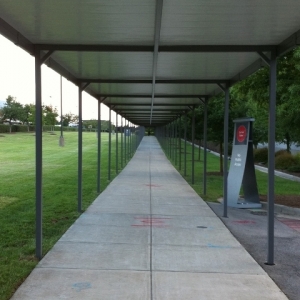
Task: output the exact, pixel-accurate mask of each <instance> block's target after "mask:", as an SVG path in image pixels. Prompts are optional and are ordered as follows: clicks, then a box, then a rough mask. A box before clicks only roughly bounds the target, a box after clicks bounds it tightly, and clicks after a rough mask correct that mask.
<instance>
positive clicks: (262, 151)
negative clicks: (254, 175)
mask: <svg viewBox="0 0 300 300" xmlns="http://www.w3.org/2000/svg"><path fill="white" fill-rule="evenodd" d="M253 154H254V161H255V162H257V163H267V162H268V148H259V149H254V152H253Z"/></svg>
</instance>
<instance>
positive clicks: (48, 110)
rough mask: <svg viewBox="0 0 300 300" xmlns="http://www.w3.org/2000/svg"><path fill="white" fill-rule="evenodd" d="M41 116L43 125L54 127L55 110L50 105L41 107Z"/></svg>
mask: <svg viewBox="0 0 300 300" xmlns="http://www.w3.org/2000/svg"><path fill="white" fill-rule="evenodd" d="M43 114H44V122H43V123H44V125H51V126H55V124H56V122H57V121H56V118H57V117H58V112H57V108H56V107H54V108H53V106H52V105H45V106H43Z"/></svg>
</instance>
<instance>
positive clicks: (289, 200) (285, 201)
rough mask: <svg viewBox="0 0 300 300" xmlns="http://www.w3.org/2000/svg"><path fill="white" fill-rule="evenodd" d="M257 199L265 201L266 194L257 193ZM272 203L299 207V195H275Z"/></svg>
mask: <svg viewBox="0 0 300 300" xmlns="http://www.w3.org/2000/svg"><path fill="white" fill-rule="evenodd" d="M259 199H260V201H264V202H267V195H259ZM274 203H275V204H280V205H285V206H290V207H297V208H300V195H275V199H274Z"/></svg>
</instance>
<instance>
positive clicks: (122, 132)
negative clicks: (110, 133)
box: [121, 117, 124, 169]
mask: <svg viewBox="0 0 300 300" xmlns="http://www.w3.org/2000/svg"><path fill="white" fill-rule="evenodd" d="M123 134H124V128H123V117H121V168H122V169H123Z"/></svg>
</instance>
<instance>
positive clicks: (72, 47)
mask: <svg viewBox="0 0 300 300" xmlns="http://www.w3.org/2000/svg"><path fill="white" fill-rule="evenodd" d="M158 2H159V4H158V5H160V2H161V7H162V0H158ZM158 5H157V6H156V7H158ZM157 9H158V8H157ZM156 16H157V14H156ZM35 47H36V49H39V50H54V51H78V52H82V51H85V52H153V50H154V49H153V46H145V45H98V44H97V45H83V44H36V45H35ZM276 47H277V46H276V45H169V46H159V47H158V52H181V53H186V52H188V53H191V52H192V53H193V52H258V51H263V52H266V51H276Z"/></svg>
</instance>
